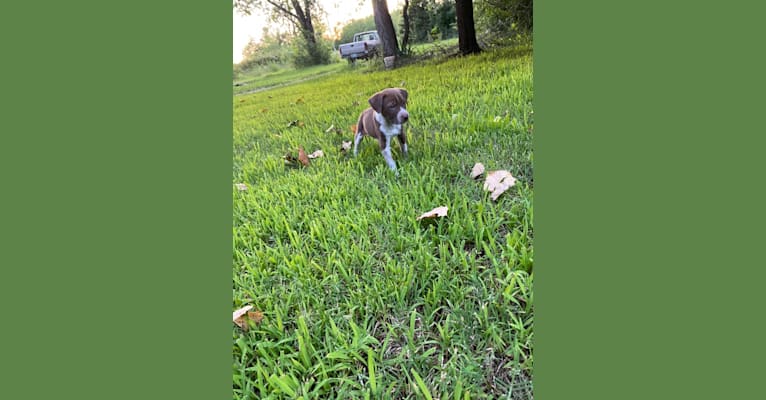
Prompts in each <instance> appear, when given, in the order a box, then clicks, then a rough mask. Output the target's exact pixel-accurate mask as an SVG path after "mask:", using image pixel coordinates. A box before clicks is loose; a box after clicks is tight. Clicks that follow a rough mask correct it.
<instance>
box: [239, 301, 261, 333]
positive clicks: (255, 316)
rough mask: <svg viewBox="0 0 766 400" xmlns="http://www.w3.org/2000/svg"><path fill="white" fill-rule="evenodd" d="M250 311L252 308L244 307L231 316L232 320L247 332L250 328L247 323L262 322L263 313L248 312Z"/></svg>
mask: <svg viewBox="0 0 766 400" xmlns="http://www.w3.org/2000/svg"><path fill="white" fill-rule="evenodd" d="M252 309H253V306H244V307H242V308H240V309H238V310H236V311H234V313H233V314H232V317H233V318H232V320H233V321H234V323H235V324H237V326H238V327H240V328H242V330H243V331H247V330H248V329H249V328H250V324H249V321H253V322H254V323H256V324H259V323H261V321H262V320H263V313H262V312H260V311H250V310H252Z"/></svg>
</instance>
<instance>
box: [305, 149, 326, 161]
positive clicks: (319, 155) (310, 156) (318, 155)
mask: <svg viewBox="0 0 766 400" xmlns="http://www.w3.org/2000/svg"><path fill="white" fill-rule="evenodd" d="M322 156H324V152H323V151H322V150H317V151H315V152H313V153H311V154H309V156H308V157H309V158H312V159H314V158H319V157H322Z"/></svg>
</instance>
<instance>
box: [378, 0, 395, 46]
mask: <svg viewBox="0 0 766 400" xmlns="http://www.w3.org/2000/svg"><path fill="white" fill-rule="evenodd" d="M372 13H373V15H374V16H375V28H376V29H377V30H378V34H379V35H380V41H381V42H382V43H383V56H385V57H389V56H395V55H398V54H399V43H398V42H397V41H396V30H395V29H394V22H393V21H392V20H391V14H389V12H388V3H387V2H386V0H372Z"/></svg>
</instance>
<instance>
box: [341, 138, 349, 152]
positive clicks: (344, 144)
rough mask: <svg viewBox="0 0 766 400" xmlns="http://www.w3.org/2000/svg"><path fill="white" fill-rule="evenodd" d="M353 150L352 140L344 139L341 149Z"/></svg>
mask: <svg viewBox="0 0 766 400" xmlns="http://www.w3.org/2000/svg"><path fill="white" fill-rule="evenodd" d="M349 150H351V142H350V141H345V140H344V141H343V143H341V145H340V151H349Z"/></svg>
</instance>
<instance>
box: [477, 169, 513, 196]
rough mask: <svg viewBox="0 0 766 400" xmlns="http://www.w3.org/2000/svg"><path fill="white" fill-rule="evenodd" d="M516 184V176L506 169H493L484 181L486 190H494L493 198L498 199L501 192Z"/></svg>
mask: <svg viewBox="0 0 766 400" xmlns="http://www.w3.org/2000/svg"><path fill="white" fill-rule="evenodd" d="M515 184H516V178H514V177H513V175H511V173H510V172H508V171H506V170H498V171H492V172H490V173H488V174H487V179H486V180H485V181H484V190H487V191H489V192H492V195H491V197H492V200H493V201H495V200H497V198H498V197H500V195H501V194H503V193H505V191H506V190H508V189H509V188H510V187H512V186H513V185H515Z"/></svg>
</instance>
